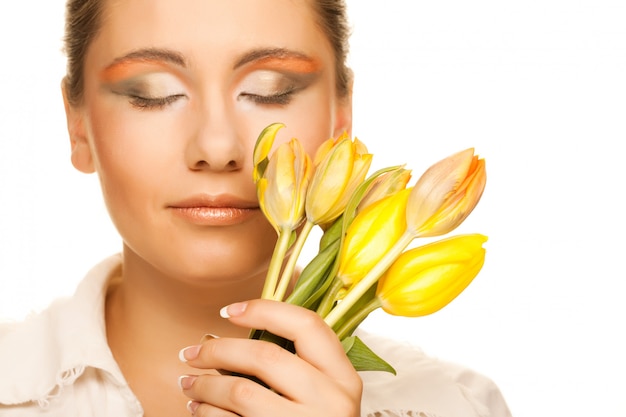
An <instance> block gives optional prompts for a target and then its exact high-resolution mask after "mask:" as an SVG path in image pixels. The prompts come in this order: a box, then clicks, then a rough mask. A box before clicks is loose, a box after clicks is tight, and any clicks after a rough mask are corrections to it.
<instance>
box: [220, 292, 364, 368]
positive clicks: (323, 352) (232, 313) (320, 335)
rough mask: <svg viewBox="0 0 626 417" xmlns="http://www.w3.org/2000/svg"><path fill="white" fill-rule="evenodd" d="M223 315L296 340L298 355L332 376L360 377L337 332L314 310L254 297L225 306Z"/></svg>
mask: <svg viewBox="0 0 626 417" xmlns="http://www.w3.org/2000/svg"><path fill="white" fill-rule="evenodd" d="M221 314H222V315H223V316H224V317H226V318H228V319H229V320H230V321H231V322H233V323H234V324H237V325H239V326H244V327H248V328H253V329H263V330H268V331H270V332H271V333H274V334H276V335H279V336H281V337H284V338H286V339H289V340H292V341H293V342H294V345H295V348H296V352H297V354H298V356H300V357H301V358H303V359H304V360H305V361H307V362H308V363H310V364H312V365H313V366H314V367H316V368H317V369H319V370H320V371H321V372H323V373H324V374H326V375H328V376H330V377H332V378H336V379H343V378H346V376H350V378H354V377H357V378H358V376H357V375H356V373H355V372H354V368H353V366H352V364H351V363H350V361H349V360H348V358H347V357H346V354H345V352H344V350H343V347H342V346H341V343H340V342H339V339H338V338H337V335H336V334H335V332H334V331H333V330H332V329H331V328H330V327H329V326H328V325H326V323H325V322H324V320H323V319H322V318H321V317H320V316H319V315H318V314H317V313H315V312H313V311H310V310H307V309H305V308H302V307H298V306H294V305H291V304H288V303H284V302H278V301H271V300H252V301H246V302H242V303H235V304H231V305H229V306H227V307H224V308H223V309H222V311H221Z"/></svg>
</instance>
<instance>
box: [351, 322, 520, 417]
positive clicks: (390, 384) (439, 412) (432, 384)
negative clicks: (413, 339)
mask: <svg viewBox="0 0 626 417" xmlns="http://www.w3.org/2000/svg"><path fill="white" fill-rule="evenodd" d="M357 335H358V336H359V337H360V338H361V339H362V340H363V341H364V342H365V343H366V344H367V345H368V346H369V347H370V348H371V349H372V350H373V351H374V352H376V354H378V355H379V356H381V357H382V358H383V359H385V360H386V361H387V362H389V363H390V364H391V365H392V366H393V367H394V368H395V370H396V373H397V374H396V375H393V374H390V373H387V372H361V373H360V375H361V378H362V380H363V398H362V401H361V415H362V416H363V417H459V416H462V417H511V414H510V412H509V409H508V407H507V405H506V402H505V401H504V398H503V397H502V395H501V393H500V390H499V389H498V387H497V386H496V385H495V384H494V383H493V381H491V380H490V379H489V378H487V377H485V376H483V375H481V374H478V373H476V372H474V371H472V370H470V369H467V368H464V367H461V366H458V365H455V364H450V363H447V362H443V361H440V360H437V359H435V358H432V357H429V356H427V355H425V354H424V353H423V352H422V351H421V350H420V349H418V348H416V347H415V346H412V345H410V344H408V343H400V342H398V341H394V340H390V339H385V338H382V337H379V336H374V335H370V334H365V333H363V332H359V333H358V334H357Z"/></svg>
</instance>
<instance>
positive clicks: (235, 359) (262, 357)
mask: <svg viewBox="0 0 626 417" xmlns="http://www.w3.org/2000/svg"><path fill="white" fill-rule="evenodd" d="M223 312H224V313H225V314H224V315H225V316H228V319H229V320H230V321H231V322H232V323H234V324H236V325H238V326H244V327H248V328H252V329H265V330H268V331H270V332H272V333H274V334H276V335H279V336H282V337H284V338H287V339H289V340H292V341H293V342H294V345H295V348H296V353H297V354H296V355H294V354H292V353H290V352H289V351H287V350H285V349H283V348H281V347H279V346H277V345H275V344H273V343H270V342H265V341H261V340H251V339H233V338H219V339H213V340H207V341H205V342H204V343H203V344H202V345H200V346H199V347H191V348H188V349H186V350H185V352H184V353H183V355H184V357H185V358H186V361H187V364H188V365H190V366H193V367H195V368H198V369H227V370H229V371H233V372H239V373H242V374H246V375H253V376H256V377H258V378H260V379H261V380H263V381H264V382H265V383H267V384H268V385H269V386H270V387H272V390H269V389H267V388H265V387H263V386H261V385H259V384H257V383H255V382H253V381H251V380H249V379H246V378H242V377H237V376H230V375H198V376H195V375H194V376H185V377H182V378H181V386H182V388H183V392H184V393H185V394H186V395H187V396H188V397H189V398H191V401H190V403H189V409H190V411H191V412H192V414H193V415H195V416H202V417H209V416H211V417H213V416H220V417H226V416H237V415H239V416H245V417H276V416H285V417H287V416H288V417H320V416H324V417H358V416H359V415H360V402H361V391H362V382H361V378H360V377H359V375H358V374H357V373H356V371H355V370H354V367H353V366H352V364H351V363H350V361H349V360H348V358H347V357H346V355H345V353H344V351H343V348H342V346H341V343H340V342H339V340H338V339H337V336H336V335H335V333H334V332H333V331H332V329H330V328H329V327H328V326H327V325H326V323H324V321H323V320H322V319H321V318H320V317H319V316H318V315H317V314H316V313H315V312H313V311H310V310H307V309H305V308H302V307H298V306H294V305H290V304H287V303H282V302H277V301H269V300H253V301H248V302H244V303H236V304H232V305H230V306H228V307H226V308H225V309H223Z"/></svg>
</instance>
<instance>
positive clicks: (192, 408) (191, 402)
mask: <svg viewBox="0 0 626 417" xmlns="http://www.w3.org/2000/svg"><path fill="white" fill-rule="evenodd" d="M199 405H200V403H199V402H197V401H194V400H189V402H187V410H188V411H189V412H190V413H191V414H192V415H193V414H195V413H196V410H197V409H198V406H199Z"/></svg>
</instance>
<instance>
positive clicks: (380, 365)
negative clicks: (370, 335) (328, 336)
mask: <svg viewBox="0 0 626 417" xmlns="http://www.w3.org/2000/svg"><path fill="white" fill-rule="evenodd" d="M341 345H342V346H343V350H344V351H345V352H346V355H347V356H348V359H350V362H352V366H354V369H356V370H357V371H384V372H389V373H392V374H394V375H396V370H395V369H394V368H393V367H392V366H391V365H389V364H388V363H387V362H386V361H385V360H384V359H382V358H381V357H380V356H378V355H377V354H375V353H374V352H373V351H372V350H371V349H370V348H369V347H367V345H366V344H365V343H363V341H362V340H361V339H359V337H358V336H350V337H346V338H345V339H343V340H342V341H341Z"/></svg>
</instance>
